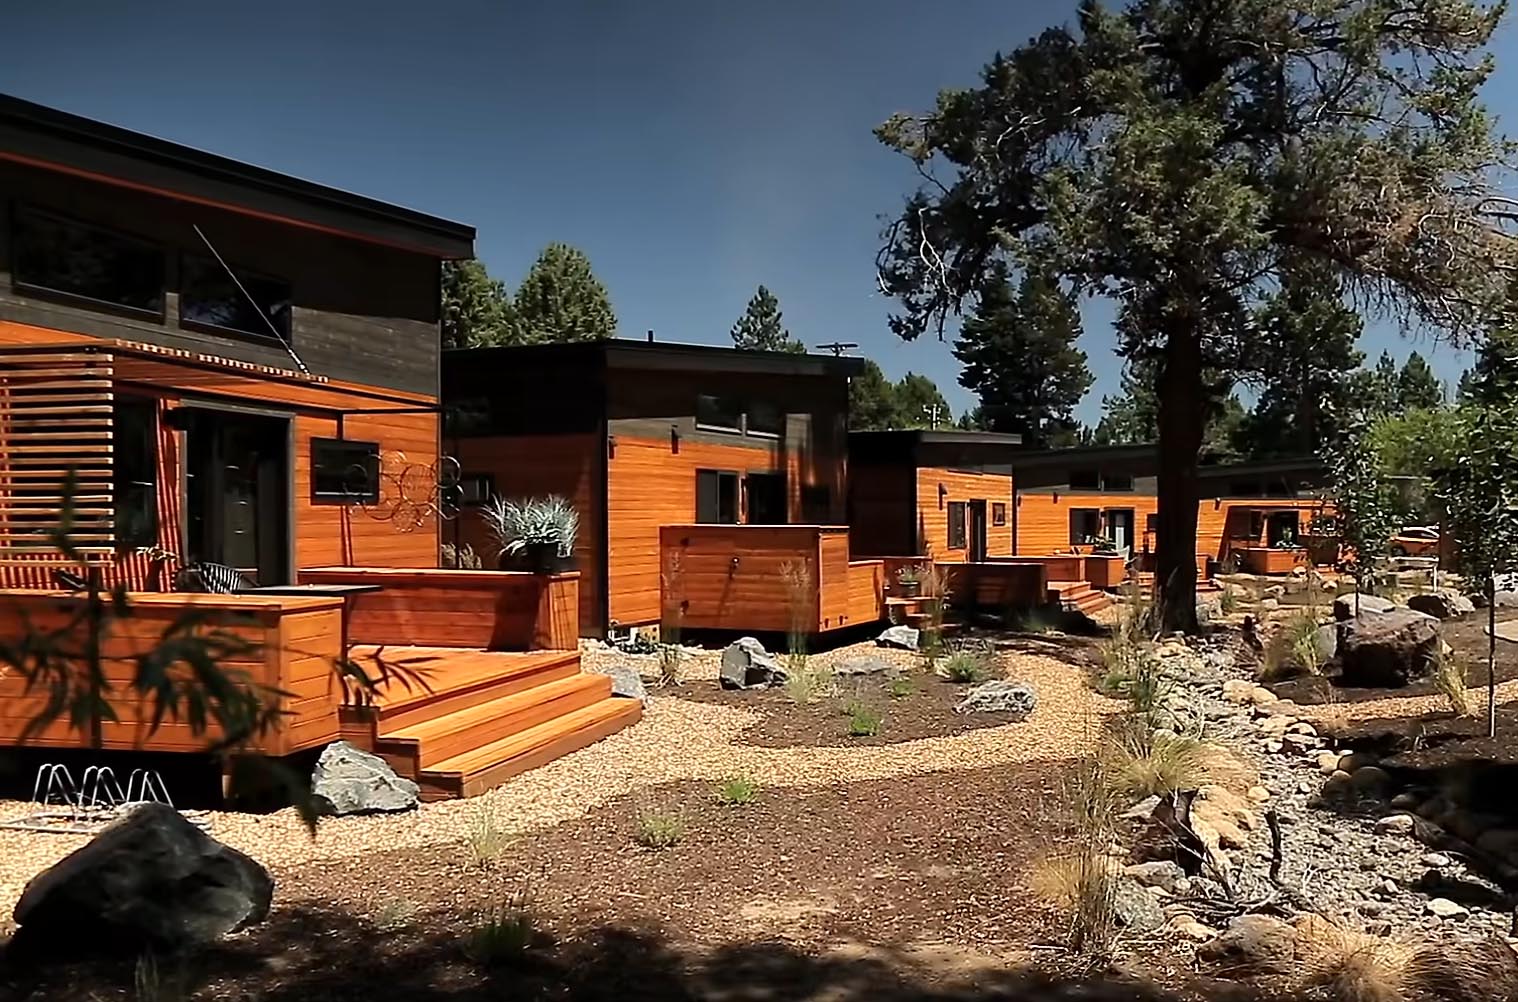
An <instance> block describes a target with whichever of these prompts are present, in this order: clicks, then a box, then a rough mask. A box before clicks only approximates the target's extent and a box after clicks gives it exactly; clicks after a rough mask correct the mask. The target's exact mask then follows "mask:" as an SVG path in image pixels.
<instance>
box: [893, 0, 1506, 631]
mask: <svg viewBox="0 0 1518 1002" xmlns="http://www.w3.org/2000/svg"><path fill="white" fill-rule="evenodd" d="M1502 13H1503V8H1502V6H1501V5H1487V4H1483V3H1477V2H1473V0H1206V2H1203V0H1128V2H1127V3H1125V4H1124V5H1123V6H1122V8H1121V9H1120V10H1110V9H1108V8H1106V7H1103V6H1101V5H1099V4H1098V3H1095V2H1092V0H1087V2H1084V3H1082V4H1081V5H1080V7H1079V9H1078V12H1077V15H1076V24H1075V27H1073V28H1067V27H1052V28H1050V29H1048V30H1046V31H1045V32H1043V33H1042V34H1040V35H1039V36H1037V37H1036V38H1034V39H1033V40H1032V41H1030V42H1028V43H1026V44H1025V45H1022V46H1020V47H1019V48H1017V49H1015V50H1013V51H1012V52H1011V54H1009V55H1007V56H998V57H996V58H995V59H993V61H992V62H991V63H990V64H989V65H988V66H986V68H985V70H984V72H983V74H982V81H981V85H980V86H979V87H976V88H974V89H969V90H958V91H944V92H943V93H941V94H940V95H939V98H938V103H937V105H936V107H935V108H934V109H933V110H932V111H930V112H928V113H927V114H924V115H920V116H908V115H899V116H896V117H894V118H892V119H891V120H890V121H888V122H886V123H885V124H884V125H882V126H881V127H880V128H879V129H878V130H877V135H878V136H879V138H880V139H881V141H882V142H884V143H885V144H886V145H887V146H889V147H890V148H891V149H893V150H895V151H897V152H899V153H901V154H903V155H905V156H906V157H908V158H909V159H910V160H911V161H912V162H913V164H914V166H915V167H916V168H917V169H918V171H919V172H920V173H921V174H922V175H923V176H924V178H925V179H926V180H925V183H924V185H923V186H922V187H920V188H919V190H918V191H917V192H916V193H914V194H913V195H911V196H910V197H909V198H908V200H907V202H906V205H905V207H904V208H903V209H902V211H901V214H900V215H899V216H898V217H897V218H896V220H895V221H894V222H893V223H892V224H890V226H889V228H888V229H887V230H886V233H885V235H884V246H883V247H882V249H881V251H880V253H879V255H878V258H877V265H878V271H879V277H880V283H881V286H882V288H883V290H884V291H885V292H886V293H887V294H889V295H892V296H895V297H896V298H897V299H898V300H899V302H900V305H901V311H900V314H899V315H898V316H896V317H894V318H893V320H892V324H893V329H894V330H895V331H896V333H898V334H899V335H901V336H902V337H906V338H913V337H917V336H919V335H921V334H922V333H923V332H925V331H929V330H936V331H938V332H939V333H940V334H941V333H942V331H943V330H944V327H945V324H946V321H947V320H948V319H949V317H950V315H952V314H956V313H958V312H959V311H960V310H961V308H962V307H963V306H964V304H965V302H966V300H967V299H969V300H973V299H974V298H975V296H976V294H977V291H978V290H979V289H981V288H982V287H983V286H984V282H985V280H986V278H987V276H988V275H989V273H990V272H991V270H992V268H993V267H995V266H996V264H997V263H998V262H1005V263H1007V264H1008V265H1009V266H1010V267H1011V268H1013V269H1014V270H1020V269H1037V270H1038V271H1039V273H1041V274H1049V275H1052V276H1054V277H1055V278H1057V279H1058V280H1059V281H1061V282H1062V283H1065V284H1066V285H1068V287H1069V288H1070V289H1071V290H1072V291H1079V292H1093V293H1097V294H1102V295H1106V296H1110V297H1112V298H1114V299H1115V300H1116V301H1117V302H1118V303H1119V316H1120V319H1121V320H1122V322H1121V323H1120V324H1119V325H1118V335H1119V344H1118V349H1119V352H1120V354H1122V355H1123V357H1124V358H1125V359H1127V360H1128V361H1130V362H1133V363H1142V362H1146V361H1152V362H1153V363H1154V364H1156V365H1157V366H1158V378H1157V382H1156V389H1157V397H1158V402H1159V415H1158V416H1159V421H1158V425H1159V478H1158V479H1159V485H1158V486H1159V512H1158V538H1157V550H1156V560H1157V567H1156V580H1157V582H1158V585H1159V588H1160V590H1161V594H1160V610H1161V615H1162V616H1163V618H1164V622H1163V625H1164V627H1165V628H1166V629H1183V630H1192V629H1195V628H1196V625H1197V617H1196V602H1195V599H1196V570H1195V560H1196V556H1195V543H1196V528H1197V497H1198V484H1197V465H1198V453H1199V452H1200V450H1201V448H1202V442H1203V438H1202V436H1203V432H1204V428H1205V427H1206V423H1207V422H1206V417H1207V413H1206V412H1207V407H1208V399H1207V394H1206V393H1205V392H1203V391H1204V388H1205V382H1206V374H1207V373H1208V372H1209V370H1211V371H1215V372H1219V373H1223V374H1235V375H1237V373H1238V369H1239V365H1240V360H1241V359H1242V358H1244V357H1245V353H1244V352H1243V351H1242V350H1241V343H1242V342H1243V341H1245V340H1247V339H1248V338H1249V337H1250V325H1251V324H1252V322H1253V317H1254V307H1255V306H1256V305H1258V304H1259V303H1260V302H1261V301H1263V300H1264V299H1265V298H1266V297H1267V296H1268V295H1269V294H1270V292H1271V291H1273V290H1274V289H1275V288H1277V287H1279V280H1280V276H1281V272H1282V269H1283V268H1284V267H1285V266H1286V265H1287V264H1288V263H1289V262H1297V261H1302V260H1304V259H1305V260H1308V261H1310V262H1318V263H1322V264H1324V265H1326V266H1328V268H1329V269H1330V270H1331V271H1332V272H1334V273H1336V274H1337V275H1338V277H1339V279H1340V281H1341V282H1342V284H1343V286H1344V288H1345V289H1346V292H1347V294H1348V295H1349V296H1350V297H1351V298H1352V300H1353V301H1355V302H1357V303H1358V304H1359V305H1361V306H1362V307H1376V308H1382V309H1384V310H1386V311H1389V312H1391V313H1393V314H1395V315H1397V316H1398V318H1399V319H1402V320H1404V321H1408V322H1424V323H1429V324H1432V325H1434V326H1436V327H1438V328H1441V329H1443V330H1444V331H1446V332H1448V334H1449V335H1450V336H1451V337H1452V338H1455V339H1469V338H1472V337H1474V336H1476V335H1477V334H1479V329H1480V319H1481V317H1482V315H1483V312H1484V311H1485V310H1486V308H1487V306H1488V304H1489V303H1490V302H1491V301H1492V300H1493V299H1494V298H1496V295H1497V294H1498V292H1499V291H1500V290H1499V288H1498V286H1500V282H1499V281H1498V276H1500V275H1501V274H1502V272H1503V269H1504V268H1505V267H1506V266H1507V265H1508V263H1509V258H1510V257H1511V255H1512V246H1511V241H1510V240H1509V239H1507V238H1506V237H1505V236H1504V235H1503V233H1502V230H1503V228H1504V227H1505V226H1507V225H1508V224H1509V223H1511V222H1512V221H1513V220H1514V219H1515V218H1518V217H1515V214H1514V208H1515V204H1518V203H1514V202H1512V201H1509V200H1507V199H1505V198H1503V197H1502V196H1501V193H1500V192H1499V191H1498V190H1497V189H1496V187H1495V186H1496V185H1497V184H1498V183H1500V182H1501V181H1502V180H1504V179H1505V174H1504V173H1503V171H1502V169H1501V167H1500V165H1501V163H1502V161H1503V155H1504V153H1505V147H1506V144H1505V143H1503V142H1501V141H1500V140H1499V139H1498V138H1497V137H1496V136H1495V135H1494V130H1493V127H1492V121H1491V119H1490V117H1489V116H1488V115H1487V114H1486V112H1485V111H1484V109H1483V108H1482V107H1481V105H1480V104H1479V103H1478V102H1477V94H1478V92H1479V90H1480V87H1481V85H1482V84H1483V83H1485V81H1486V79H1487V77H1488V76H1489V75H1490V73H1491V71H1492V62H1491V59H1490V56H1489V54H1488V53H1487V51H1486V47H1487V44H1488V42H1489V40H1490V39H1491V37H1492V33H1493V31H1494V30H1495V29H1496V27H1497V24H1498V21H1499V20H1500V18H1501V16H1502Z"/></svg>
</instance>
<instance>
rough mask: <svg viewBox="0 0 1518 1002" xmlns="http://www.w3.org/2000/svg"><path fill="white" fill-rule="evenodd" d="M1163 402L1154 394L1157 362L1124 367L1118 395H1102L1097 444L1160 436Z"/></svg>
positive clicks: (1130, 442) (1129, 442)
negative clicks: (1161, 404) (1160, 413)
mask: <svg viewBox="0 0 1518 1002" xmlns="http://www.w3.org/2000/svg"><path fill="white" fill-rule="evenodd" d="M1159 408H1160V405H1159V401H1158V400H1156V399H1155V396H1154V365H1153V364H1152V363H1151V364H1147V365H1145V364H1142V363H1140V364H1138V365H1125V366H1123V374H1122V377H1121V379H1120V381H1119V383H1118V392H1117V394H1116V395H1108V394H1103V395H1102V416H1101V420H1099V421H1097V423H1096V431H1095V434H1094V437H1095V440H1096V444H1097V445H1139V444H1141V443H1144V442H1153V441H1155V440H1156V439H1158V438H1159V435H1160V417H1159Z"/></svg>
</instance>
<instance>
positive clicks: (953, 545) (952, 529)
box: [949, 501, 965, 550]
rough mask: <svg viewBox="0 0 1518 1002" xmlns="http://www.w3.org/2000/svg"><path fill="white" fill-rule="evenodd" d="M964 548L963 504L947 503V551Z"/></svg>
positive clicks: (961, 502)
mask: <svg viewBox="0 0 1518 1002" xmlns="http://www.w3.org/2000/svg"><path fill="white" fill-rule="evenodd" d="M964 548H965V503H964V502H963V501H950V502H949V549H951V550H962V549H964Z"/></svg>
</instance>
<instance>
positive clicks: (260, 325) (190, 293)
mask: <svg viewBox="0 0 1518 1002" xmlns="http://www.w3.org/2000/svg"><path fill="white" fill-rule="evenodd" d="M234 271H235V272H236V275H237V282H241V283H242V289H239V288H238V287H237V282H233V281H232V276H231V275H229V274H227V269H225V268H223V267H222V266H221V264H220V262H218V261H216V260H215V259H213V258H209V257H201V256H199V255H197V254H186V255H185V256H184V259H183V263H182V264H181V265H180V281H179V319H180V322H182V323H185V324H190V325H192V326H195V325H198V326H201V327H214V328H216V329H217V330H224V331H236V332H237V333H239V334H249V335H251V336H253V337H262V338H273V337H274V336H275V334H274V333H273V332H271V330H270V328H271V326H272V328H273V331H277V332H278V336H279V337H280V338H283V339H284V340H286V341H288V340H289V339H290V283H289V282H286V281H283V280H281V279H277V278H269V277H267V276H263V275H255V274H253V273H252V272H247V271H243V270H242V269H240V268H238V269H234ZM244 290H246V295H244ZM249 297H251V298H249ZM266 321H267V322H266Z"/></svg>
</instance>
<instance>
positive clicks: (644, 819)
mask: <svg viewBox="0 0 1518 1002" xmlns="http://www.w3.org/2000/svg"><path fill="white" fill-rule="evenodd" d="M684 839H685V822H684V821H681V820H680V819H679V818H678V817H676V816H675V815H673V814H664V813H661V812H657V811H650V812H644V813H640V814H639V815H638V818H637V821H636V828H635V830H634V832H633V840H634V841H635V842H637V843H638V844H639V845H641V846H642V847H643V848H645V849H670V848H673V847H674V846H677V845H679V844H680V843H681V842H682V841H684Z"/></svg>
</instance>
